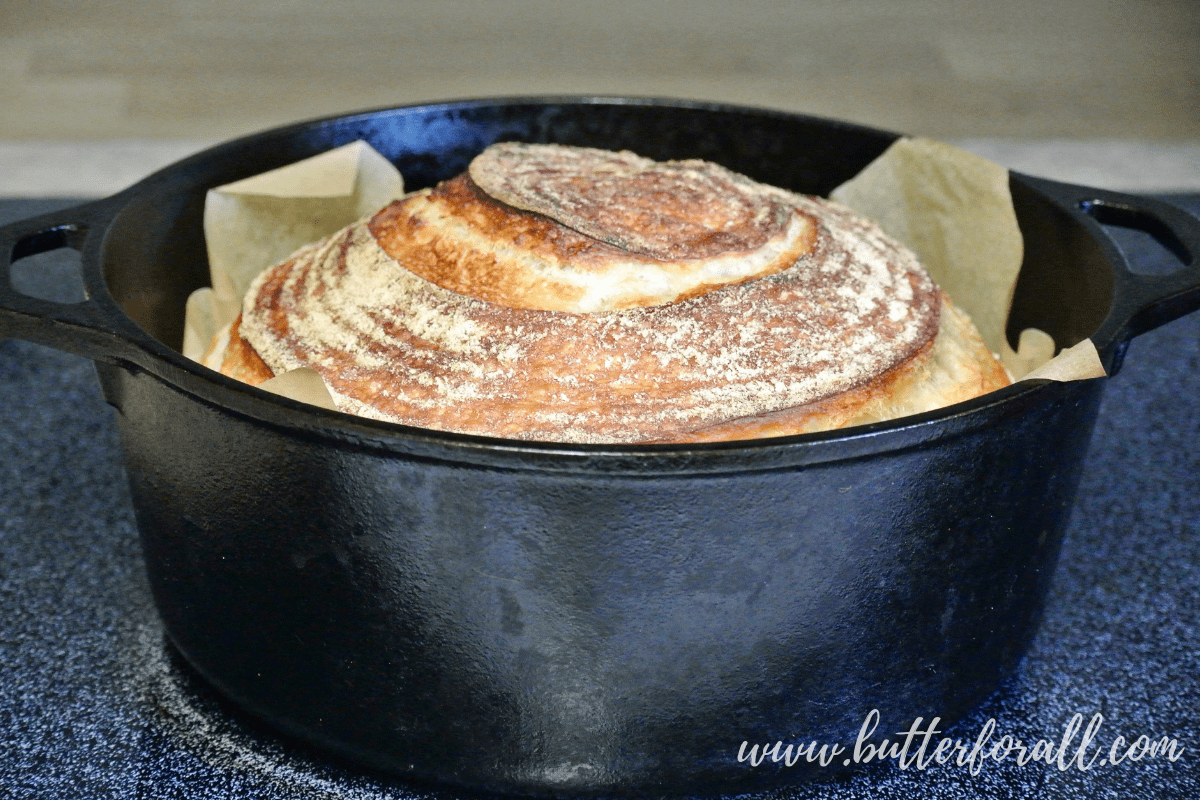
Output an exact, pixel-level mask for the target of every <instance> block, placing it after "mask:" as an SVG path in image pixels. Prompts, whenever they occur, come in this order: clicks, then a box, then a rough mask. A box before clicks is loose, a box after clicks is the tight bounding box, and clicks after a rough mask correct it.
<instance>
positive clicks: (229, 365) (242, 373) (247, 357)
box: [220, 316, 275, 386]
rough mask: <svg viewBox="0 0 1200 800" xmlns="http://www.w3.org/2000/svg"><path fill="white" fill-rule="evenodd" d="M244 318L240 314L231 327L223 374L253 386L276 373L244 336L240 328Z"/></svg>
mask: <svg viewBox="0 0 1200 800" xmlns="http://www.w3.org/2000/svg"><path fill="white" fill-rule="evenodd" d="M241 322H242V318H241V317H240V316H239V317H238V318H237V319H235V320H234V321H233V325H231V326H230V327H229V345H228V346H227V347H226V348H225V355H224V358H222V360H221V370H220V371H221V374H223V375H228V376H229V377H231V378H236V379H237V380H239V381H242V382H243V383H248V384H250V385H251V386H258V385H259V384H260V383H262V382H263V381H265V380H268V379H270V378H274V377H275V373H274V372H273V371H272V370H271V368H270V367H268V366H267V364H266V362H265V361H263V360H262V358H260V357H259V355H258V353H257V352H255V350H254V348H253V347H251V346H250V343H249V342H247V341H246V340H245V339H243V338H242V335H241V332H240V330H239V328H240V326H241Z"/></svg>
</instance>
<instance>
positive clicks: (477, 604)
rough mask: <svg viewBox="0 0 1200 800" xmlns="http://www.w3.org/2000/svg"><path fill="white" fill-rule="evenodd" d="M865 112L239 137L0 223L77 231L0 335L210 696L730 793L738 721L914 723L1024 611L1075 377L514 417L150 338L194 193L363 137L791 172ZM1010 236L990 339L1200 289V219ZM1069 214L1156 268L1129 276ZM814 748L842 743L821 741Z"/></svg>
mask: <svg viewBox="0 0 1200 800" xmlns="http://www.w3.org/2000/svg"><path fill="white" fill-rule="evenodd" d="M895 138H896V136H895V134H891V133H885V132H881V131H877V130H871V129H866V128H862V127H857V126H854V125H849V124H844V123H840V122H830V121H826V120H820V119H814V118H810V117H804V116H798V115H793V114H785V113H775V112H769V111H762V110H752V109H744V108H734V107H726V106H714V105H706V104H696V103H684V102H672V101H667V102H663V101H644V100H627V99H595V98H552V99H516V100H485V101H474V102H456V103H445V104H437V105H422V106H413V107H404V108H395V109H388V110H381V111H374V112H368V113H360V114H353V115H349V116H342V117H337V118H331V119H323V120H318V121H315V122H307V123H303V124H299V125H294V126H291V127H286V128H280V129H277V130H271V131H267V132H265V133H261V134H258V135H254V136H250V137H248V138H244V139H240V140H237V141H233V142H230V143H228V144H224V145H221V146H219V147H216V148H213V149H211V150H208V151H206V152H203V153H201V154H199V155H196V156H194V157H192V158H189V159H187V160H185V161H182V162H180V163H178V164H175V165H174V166H172V167H169V168H167V169H165V170H163V171H161V172H159V173H157V174H155V175H152V176H151V177H149V178H147V179H145V180H144V181H142V182H141V183H139V184H137V185H135V186H133V187H131V188H130V189H128V190H126V191H124V192H121V193H120V194H118V195H116V196H114V197H111V198H108V199H106V200H101V201H99V202H96V203H92V204H88V205H84V206H80V207H78V208H75V209H71V210H68V211H63V212H56V213H54V214H50V215H47V216H44V217H39V218H37V219H31V220H28V221H25V222H21V223H18V224H16V225H12V226H9V227H7V228H5V229H3V231H0V251H2V252H3V253H4V257H5V261H6V264H5V266H6V272H7V266H8V263H7V262H9V261H11V260H12V259H19V258H21V257H24V256H28V255H31V254H36V253H39V252H42V251H46V250H50V249H54V248H59V247H72V248H77V249H79V250H81V251H82V254H83V258H82V271H83V279H84V283H85V285H86V289H87V294H88V299H87V300H86V301H85V302H83V303H80V304H77V305H62V304H55V303H51V302H47V301H43V300H38V299H34V298H30V297H26V296H24V295H21V294H18V293H15V292H14V291H13V290H12V289H10V288H9V282H8V281H5V282H4V286H3V297H2V304H3V310H2V312H0V323H2V324H0V333H2V334H3V335H4V336H6V337H19V338H23V339H28V340H31V341H35V342H40V343H43V344H47V345H50V346H52V347H57V348H61V349H64V350H69V351H71V352H74V353H80V354H83V355H85V356H88V357H90V358H92V359H94V360H95V361H96V370H97V373H98V374H99V378H100V384H101V387H102V390H103V393H104V397H105V398H106V399H107V401H108V402H109V403H110V404H112V405H113V406H114V407H115V408H116V409H117V411H118V420H119V427H120V434H121V440H122V444H123V447H124V450H125V454H126V458H127V466H128V474H129V482H130V486H131V487H132V496H133V501H134V504H135V508H136V513H137V520H138V526H139V528H140V531H141V537H142V544H143V548H144V552H145V559H146V566H147V569H148V570H149V575H150V580H151V584H152V586H153V591H154V597H155V600H156V602H157V604H158V608H159V610H160V612H161V615H162V619H163V622H164V624H165V626H166V630H167V633H168V634H169V636H170V639H171V641H172V642H174V644H175V645H176V646H177V647H178V649H179V650H180V652H182V653H183V654H184V656H185V657H186V658H187V660H188V661H189V662H190V663H191V664H192V665H193V666H194V667H195V668H196V669H197V670H198V671H199V672H200V673H201V674H202V675H203V676H204V677H205V678H206V679H207V680H208V681H209V682H211V683H212V685H214V686H215V687H217V688H218V689H219V690H220V691H221V692H223V693H224V694H226V695H228V696H229V697H230V698H232V699H233V700H234V701H236V702H237V703H239V704H240V705H242V706H243V707H245V708H246V709H249V710H250V711H251V712H253V713H254V714H256V715H258V716H260V717H261V718H263V719H265V720H268V721H269V722H270V723H271V724H273V725H274V726H275V727H277V728H278V729H279V730H281V731H283V732H286V733H288V734H291V735H294V736H297V737H300V738H301V739H304V740H307V741H309V742H312V743H315V744H317V745H319V746H320V747H323V748H326V749H327V750H330V751H333V752H335V753H339V754H341V755H343V756H345V757H348V758H350V759H353V760H355V761H357V762H359V763H362V764H366V765H370V766H372V767H376V768H380V769H383V770H387V771H390V772H393V773H399V774H402V775H409V776H413V777H416V778H420V779H431V780H434V781H439V782H443V783H448V784H452V785H457V786H461V787H472V788H477V789H484V790H492V791H501V792H511V793H526V794H542V795H631V794H643V795H671V794H681V793H688V792H693V793H699V794H714V793H717V792H733V791H745V790H751V789H759V788H763V787H767V786H772V785H778V784H781V783H786V782H789V781H796V780H802V779H804V778H806V777H809V776H811V775H814V774H821V773H824V774H830V773H832V771H833V770H834V769H838V768H841V764H840V763H838V764H833V765H831V766H829V767H821V766H819V765H810V764H808V763H807V762H806V761H803V760H802V761H801V762H800V763H799V764H797V765H795V766H793V767H790V768H789V767H786V766H784V765H781V764H772V763H771V762H770V761H768V762H767V763H765V764H763V765H761V766H759V767H757V768H753V767H751V766H750V765H749V763H747V762H740V761H739V760H738V751H739V746H740V745H741V743H742V742H743V741H747V742H749V743H751V744H765V743H768V742H775V741H779V740H782V741H783V742H785V743H800V744H806V743H808V742H810V741H816V742H818V743H841V744H842V745H848V744H852V743H853V741H854V739H855V737H856V735H857V733H858V731H859V727H860V725H861V724H862V722H863V719H864V717H866V715H867V714H868V712H870V711H871V710H872V709H878V710H879V712H880V717H881V721H880V724H879V728H878V731H880V734H879V735H880V736H886V735H889V734H890V732H892V731H903V730H907V729H908V727H909V725H910V724H911V723H912V721H913V720H914V719H915V718H916V717H924V718H925V719H926V720H928V719H929V718H931V717H934V716H940V717H941V718H942V720H943V725H942V727H943V729H944V728H945V726H946V725H947V724H948V723H949V722H950V721H952V720H954V719H955V718H957V717H960V716H962V715H963V714H964V713H965V712H966V711H967V710H969V709H970V708H971V707H972V706H973V705H975V704H977V703H978V702H980V701H981V700H982V699H983V698H984V697H986V696H987V695H988V694H989V693H991V692H992V691H993V690H994V689H995V688H996V686H997V684H998V683H999V682H1000V681H1001V680H1002V679H1003V678H1004V677H1005V676H1007V675H1009V674H1010V673H1011V672H1012V671H1013V670H1014V668H1015V667H1016V665H1017V663H1018V660H1019V659H1020V658H1021V656H1022V654H1023V653H1024V652H1025V650H1026V648H1027V646H1028V644H1029V643H1030V640H1031V638H1032V637H1033V635H1034V633H1035V630H1036V628H1037V625H1038V622H1039V619H1040V616H1041V611H1042V606H1043V602H1044V598H1045V596H1046V592H1047V587H1048V585H1049V582H1050V578H1051V573H1052V571H1053V569H1054V566H1055V561H1056V559H1057V555H1058V552H1059V545H1060V541H1061V537H1062V533H1063V529H1064V527H1065V525H1066V522H1067V517H1068V514H1069V511H1070V508H1071V504H1072V499H1073V495H1074V492H1075V489H1076V485H1077V482H1078V479H1079V474H1080V469H1081V465H1082V462H1083V457H1084V454H1085V451H1086V449H1087V445H1088V439H1089V437H1090V435H1091V431H1092V427H1093V422H1094V419H1095V417H1096V412H1097V406H1098V404H1099V401H1100V395H1101V391H1102V388H1103V385H1104V379H1100V380H1089V381H1080V382H1073V383H1051V382H1034V383H1025V384H1020V385H1016V386H1012V387H1009V388H1007V389H1005V390H1003V391H1000V392H996V393H994V394H991V395H988V396H986V397H982V398H978V399H976V400H973V401H971V402H968V403H963V404H960V405H957V406H954V407H951V408H948V409H944V410H942V411H938V412H934V413H928V414H922V415H920V416H917V417H911V418H907V419H903V420H897V421H893V422H888V423H882V424H875V425H869V426H864V427H859V428H854V429H850V430H846V431H841V432H831V433H826V434H815V435H805V436H795V437H788V438H780V439H771V440H761V441H753V442H734V443H723V444H705V445H653V446H651V445H644V446H625V445H622V446H587V445H558V444H546V443H528V442H515V441H506V440H500V439H489V438H482V437H473V436H462V435H455V434H450V433H440V432H436V431H429V430H420V429H414V428H407V427H402V426H398V425H391V424H387V423H381V422H375V421H371V420H366V419H358V418H354V417H350V416H345V415H341V414H338V413H334V412H327V411H324V410H321V409H317V408H313V407H309V406H305V405H301V404H299V403H295V402H292V401H290V400H286V399H282V398H279V397H276V396H273V395H269V394H267V393H265V392H262V391H260V390H257V389H254V388H250V387H248V386H245V385H242V384H240V383H237V382H235V381H233V380H230V379H228V378H225V377H223V376H221V375H218V374H216V373H214V372H211V371H209V370H207V369H204V368H202V367H200V366H199V365H197V364H195V363H193V362H191V361H189V360H187V359H185V358H184V357H183V356H181V355H180V353H179V352H178V347H179V345H180V341H181V335H182V333H181V331H182V314H183V308H184V301H185V299H186V298H187V296H188V293H189V292H191V291H192V290H193V289H195V288H197V287H199V286H201V285H205V284H206V283H207V282H208V271H207V264H206V258H205V247H204V240H203V235H202V223H201V216H202V209H203V204H204V195H205V191H206V190H207V189H209V188H210V187H213V186H217V185H219V184H223V183H227V182H230V181H233V180H237V179H239V178H243V177H246V176H248V175H251V174H254V173H258V172H262V171H264V170H267V169H271V168H274V167H278V166H282V165H284V164H289V163H292V162H294V161H297V160H299V159H302V158H305V157H308V156H311V155H314V154H316V153H319V152H322V151H325V150H328V149H329V148H332V147H335V146H337V145H341V144H344V143H346V142H349V141H352V140H354V139H365V140H366V141H368V142H370V144H371V145H372V146H374V147H375V148H376V149H377V150H379V151H380V152H381V153H383V154H384V155H385V156H387V157H388V158H390V159H391V160H392V161H393V162H394V163H396V165H397V166H398V167H399V168H400V170H401V172H402V173H403V175H404V177H405V179H406V181H407V183H408V186H409V188H418V187H421V186H425V185H430V184H432V183H434V182H436V181H438V180H441V179H443V178H447V177H449V176H451V175H454V174H456V173H458V172H460V171H461V170H463V169H464V168H465V167H466V165H467V163H468V161H469V160H470V158H471V157H472V156H473V155H474V154H475V153H477V152H478V151H480V150H481V149H483V148H484V147H485V146H486V145H488V144H490V143H492V142H494V141H497V140H506V139H508V140H513V139H515V140H524V141H532V142H562V143H568V144H576V145H590V146H596V147H605V148H611V149H620V148H628V149H631V150H634V151H635V152H638V153H640V154H642V155H645V156H650V157H652V158H656V159H666V158H704V159H710V160H712V161H716V162H719V163H722V164H724V165H725V166H727V167H730V168H732V169H734V170H736V171H738V172H742V173H745V174H747V175H750V176H751V177H753V178H756V179H758V180H760V181H765V182H767V183H771V184H776V185H779V186H783V187H786V188H788V189H793V190H796V191H800V192H806V193H811V194H819V195H824V194H826V193H828V192H829V191H830V190H831V189H832V188H833V187H835V186H837V185H838V184H839V183H841V182H843V181H845V180H846V179H848V178H850V177H851V176H853V175H854V174H855V173H857V172H858V171H859V170H860V169H862V168H863V167H864V166H865V165H866V164H867V163H868V162H870V161H871V160H872V159H873V158H875V157H876V156H878V155H879V154H880V153H881V152H882V151H883V150H884V149H885V148H886V147H887V146H888V145H889V144H890V143H891V142H892V141H893V140H894V139H895ZM1011 187H1012V194H1013V199H1014V202H1015V205H1016V210H1017V215H1018V218H1019V222H1020V226H1021V230H1022V233H1023V235H1024V240H1025V261H1024V266H1023V268H1022V272H1021V276H1020V280H1019V285H1018V289H1017V296H1016V301H1015V304H1014V309H1013V313H1012V316H1011V319H1010V321H1009V327H1008V331H1009V336H1010V339H1012V338H1015V334H1016V333H1018V332H1019V331H1020V330H1021V329H1023V328H1025V327H1030V326H1033V327H1038V328H1041V329H1043V330H1045V331H1048V332H1049V333H1050V334H1051V335H1053V336H1054V338H1055V340H1056V341H1057V342H1058V343H1059V345H1060V346H1068V345H1072V344H1075V343H1076V342H1078V341H1080V340H1082V339H1084V338H1085V337H1089V336H1090V337H1091V338H1092V340H1093V341H1094V342H1095V343H1096V345H1097V347H1098V348H1099V351H1100V353H1101V356H1102V359H1103V361H1104V364H1105V365H1106V367H1107V369H1108V370H1109V372H1110V374H1111V373H1115V372H1116V371H1117V370H1118V368H1119V367H1120V363H1121V359H1122V355H1123V353H1124V351H1125V349H1126V345H1127V344H1128V342H1129V340H1130V338H1131V337H1132V336H1135V335H1137V334H1138V333H1141V332H1143V331H1146V330H1149V329H1151V328H1153V327H1155V326H1157V325H1160V324H1162V323H1164V322H1167V321H1169V320H1171V319H1174V318H1176V317H1178V316H1180V315H1182V314H1185V313H1187V312H1189V311H1191V310H1193V309H1195V308H1197V307H1198V306H1200V265H1198V264H1197V263H1196V260H1195V254H1196V253H1197V252H1200V222H1197V221H1196V220H1195V219H1193V218H1191V217H1189V216H1188V215H1186V214H1184V213H1183V212H1181V211H1178V210H1176V209H1174V208H1172V207H1170V206H1167V205H1164V204H1160V203H1156V202H1153V201H1151V200H1147V199H1142V198H1133V197H1126V196H1121V195H1115V194H1112V193H1108V192H1102V191H1097V190H1094V189H1087V188H1080V187H1076V186H1068V185H1063V184H1057V183H1051V182H1049V181H1045V180H1039V179H1035V178H1031V177H1027V176H1023V175H1015V174H1014V175H1013V176H1012V178H1011ZM1098 221H1099V222H1113V223H1118V224H1123V225H1127V226H1131V227H1135V228H1141V229H1143V230H1146V231H1149V232H1151V233H1152V234H1154V235H1155V236H1156V237H1157V238H1159V239H1160V241H1162V242H1163V243H1164V244H1165V245H1166V246H1168V247H1169V248H1171V249H1172V250H1173V251H1174V252H1175V253H1176V254H1177V255H1178V256H1179V257H1180V259H1181V260H1182V261H1183V262H1184V263H1185V265H1186V266H1185V267H1184V268H1183V269H1181V270H1180V271H1178V272H1177V273H1175V274H1173V275H1170V276H1165V277H1162V276H1157V277H1156V276H1145V275H1138V274H1135V273H1134V272H1132V271H1130V269H1129V267H1128V265H1127V264H1126V263H1125V261H1124V259H1123V258H1122V256H1121V255H1120V253H1119V251H1118V250H1117V249H1116V248H1115V247H1114V246H1113V244H1112V243H1111V242H1110V241H1109V239H1108V238H1107V237H1106V236H1105V235H1104V233H1103V231H1102V229H1101V227H1100V225H1099V224H1098ZM839 761H840V759H839Z"/></svg>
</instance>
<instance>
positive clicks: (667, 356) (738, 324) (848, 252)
mask: <svg viewBox="0 0 1200 800" xmlns="http://www.w3.org/2000/svg"><path fill="white" fill-rule="evenodd" d="M739 178H740V176H739ZM740 180H743V181H748V179H744V178H740ZM761 195H762V197H763V198H764V200H763V202H764V204H767V205H770V204H775V205H778V204H780V203H781V202H782V203H783V205H784V206H785V207H786V208H787V209H788V211H789V213H794V214H798V215H800V216H802V217H803V218H804V219H805V220H808V221H809V222H810V223H811V224H812V227H813V231H814V235H813V237H812V239H811V247H810V248H809V249H808V250H807V252H803V253H802V254H800V255H799V256H798V257H796V258H795V260H794V262H792V263H790V266H787V267H786V268H784V269H782V270H781V271H778V272H774V273H772V274H767V275H765V276H762V277H758V278H757V279H754V280H747V281H744V282H740V283H737V282H735V283H728V284H726V285H722V286H718V287H716V288H712V289H711V290H710V291H706V292H704V293H702V294H698V295H697V296H692V297H688V298H687V299H683V300H679V301H676V302H670V303H666V304H658V305H650V306H647V307H636V308H623V309H618V310H611V311H601V312H594V313H569V312H563V311H546V310H540V309H535V308H515V307H511V306H507V305H501V304H499V303H497V302H492V301H489V300H484V299H479V298H478V297H472V296H469V295H467V294H462V293H460V292H458V291H452V290H450V289H447V288H444V287H442V286H439V285H437V284H436V283H433V282H431V281H429V280H426V279H425V278H423V277H420V275H418V274H417V272H418V271H420V270H419V268H417V269H410V264H409V263H405V261H404V260H397V258H396V257H395V256H394V254H392V253H389V252H388V249H387V248H386V247H385V246H384V244H381V242H383V243H386V242H387V241H388V240H389V236H388V232H387V230H386V228H387V226H386V225H382V226H381V224H380V221H381V220H383V221H384V222H386V221H388V220H394V219H396V218H397V217H396V208H392V209H391V210H390V211H389V210H388V209H385V210H384V211H382V212H380V213H379V214H377V215H376V216H375V217H374V219H373V220H363V221H361V222H359V223H356V224H354V225H352V226H350V227H348V228H346V229H344V230H342V231H340V232H338V233H336V234H334V235H333V236H331V237H329V238H327V239H326V240H324V241H322V242H319V243H317V244H314V245H311V246H309V247H307V248H305V249H303V250H301V251H300V252H298V253H297V254H296V255H295V256H294V257H293V258H291V259H289V260H288V261H287V262H285V263H283V264H280V265H278V266H276V267H274V268H272V269H270V270H267V271H266V272H264V273H263V274H262V275H261V276H259V278H258V280H257V281H256V282H255V284H254V285H253V286H252V287H251V289H250V292H249V293H248V294H247V298H246V302H245V304H244V309H243V316H242V320H241V327H240V333H241V336H242V337H243V338H244V340H245V341H246V342H247V343H248V344H249V345H250V346H251V347H253V349H254V351H256V352H257V354H258V355H259V356H260V357H261V358H262V360H263V361H264V362H265V363H266V365H267V366H268V367H269V368H270V369H271V370H272V371H273V372H275V373H276V374H278V373H280V372H282V371H286V370H288V369H293V368H296V367H300V366H310V367H314V368H316V369H317V370H318V371H319V372H320V373H321V374H322V375H323V377H324V378H325V380H326V382H327V383H328V385H329V386H330V389H331V391H332V393H333V395H334V398H335V400H336V402H337V403H338V406H339V408H341V409H342V410H345V411H349V412H352V413H357V414H361V415H364V416H369V417H374V418H377V419H383V420H389V421H393V422H400V423H404V424H409V425H416V426H420V427H428V428H436V429H441V430H450V431H458V432H464V433H475V434H482V435H489V436H501V437H507V438H517V439H535V440H551V441H565V442H610V443H618V442H642V441H662V440H670V439H672V438H676V437H680V436H686V435H687V434H690V433H693V432H696V431H703V430H705V429H706V428H712V427H714V426H721V425H723V424H727V423H729V422H730V421H736V420H743V419H745V418H750V417H755V416H756V415H764V414H769V413H771V412H775V411H778V410H780V409H792V408H796V407H803V406H806V405H807V404H812V403H816V402H818V401H822V400H824V399H827V398H830V397H833V396H836V395H838V394H839V393H842V392H847V391H849V390H853V389H856V388H859V387H862V386H864V385H868V384H870V383H871V382H872V381H876V380H878V379H879V378H880V377H881V376H884V375H886V374H888V373H889V372H890V371H892V370H895V369H896V368H898V367H901V366H902V365H905V364H906V363H909V362H910V361H912V360H914V359H920V358H921V357H923V355H924V354H925V353H926V352H927V351H928V349H929V347H930V344H931V342H932V340H933V337H934V336H935V334H936V332H937V328H938V322H939V309H940V304H941V293H940V291H939V290H938V289H937V288H936V287H935V286H934V284H933V283H932V281H931V280H930V279H929V277H928V276H927V275H926V273H925V272H924V270H923V269H922V268H921V267H920V265H919V264H918V263H917V261H916V259H915V257H913V256H912V254H911V253H910V252H909V251H907V250H906V249H905V248H903V247H902V246H900V245H899V244H898V243H896V242H895V241H893V240H892V239H890V238H889V237H887V236H886V235H885V234H883V233H882V231H881V230H880V229H879V228H878V226H876V225H874V224H873V223H871V222H869V221H867V220H864V219H862V218H861V217H859V216H857V215H856V214H854V213H852V212H850V211H849V210H847V209H845V208H843V207H841V206H838V205H837V204H834V203H831V202H829V201H825V200H820V199H817V198H809V197H803V196H798V195H792V194H788V193H784V192H782V191H781V190H778V189H773V188H771V187H761ZM408 202H412V198H406V199H405V200H401V201H398V203H399V204H400V205H401V206H403V204H405V203H408ZM498 205H500V206H502V207H503V208H502V211H503V213H504V214H506V215H518V216H519V215H527V216H529V217H531V218H532V219H533V220H534V222H536V223H537V224H538V225H542V224H545V222H546V220H545V216H546V215H544V214H538V213H536V212H530V211H525V210H520V209H515V208H512V207H510V206H509V205H508V204H504V203H501V204H498ZM552 221H553V220H552ZM373 228H374V230H373ZM572 232H573V235H583V236H586V234H580V233H579V232H577V231H574V229H572ZM589 238H590V237H589ZM603 246H604V247H608V248H612V247H618V246H617V245H613V244H612V242H604V243H603ZM443 250H447V248H443ZM436 251H437V248H433V249H432V250H431V252H430V255H429V257H431V258H440V259H442V260H446V259H450V260H451V261H453V259H454V258H455V257H456V256H455V255H454V252H453V249H452V248H449V249H448V250H447V252H443V253H440V254H439V253H438V252H436ZM403 255H405V258H410V257H412V254H411V253H404V254H403ZM641 255H642V256H643V257H644V256H645V254H641ZM516 268H520V264H517V265H516Z"/></svg>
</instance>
